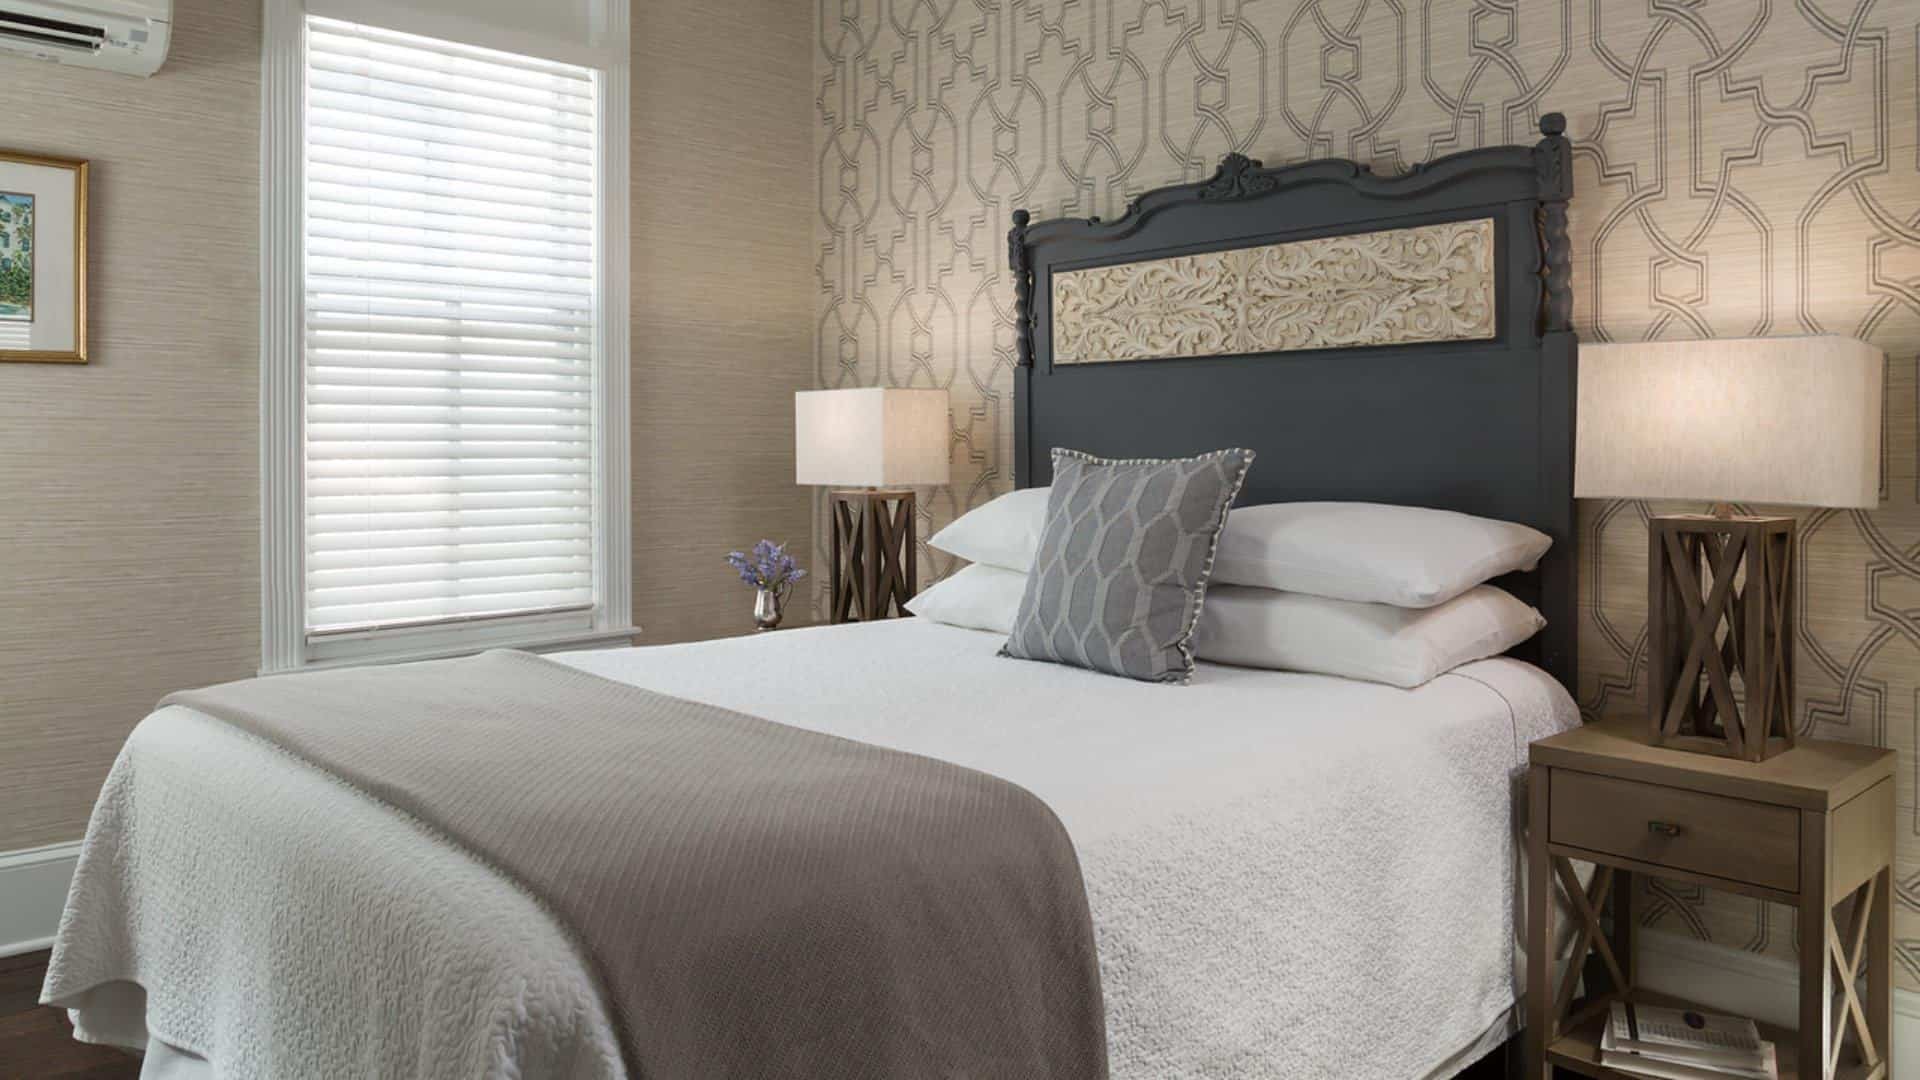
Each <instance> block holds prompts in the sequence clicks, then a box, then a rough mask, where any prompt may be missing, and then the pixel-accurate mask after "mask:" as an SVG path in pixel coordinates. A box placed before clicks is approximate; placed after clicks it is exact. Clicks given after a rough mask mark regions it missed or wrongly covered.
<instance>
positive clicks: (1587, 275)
mask: <svg viewBox="0 0 1920 1080" xmlns="http://www.w3.org/2000/svg"><path fill="white" fill-rule="evenodd" d="M1523 9H1524V10H1523ZM817 34H818V47H819V51H818V53H817V54H816V60H815V73H816V76H817V80H818V88H819V97H818V102H817V118H816V123H815V132H814V136H815V144H816V150H817V152H818V156H817V158H816V162H815V165H816V173H815V177H816V186H817V189H818V195H819V202H818V206H819V216H818V219H817V221H816V224H815V230H814V231H815V241H816V247H817V249H818V251H817V253H818V262H817V264H816V276H817V279H818V285H819V294H818V306H817V313H818V323H817V326H816V331H817V338H816V354H815V356H816V366H817V372H816V380H817V384H818V385H820V386H823V387H837V386H872V385H889V386H920V387H946V388H947V389H948V390H949V391H950V393H951V394H952V399H953V438H954V456H953V482H952V484H951V485H950V486H949V487H946V488H941V489H935V490H929V491H923V492H922V493H921V502H920V505H921V512H922V515H923V520H922V522H921V536H922V537H925V536H927V535H929V534H930V533H931V532H932V531H933V529H935V528H937V527H938V526H940V525H942V524H944V523H946V522H947V521H949V520H951V519H952V518H953V517H955V516H956V515H957V514H959V513H962V512H964V511H965V510H967V509H970V508H972V507H975V506H978V505H979V504H981V503H983V502H985V501H986V500H988V499H990V498H992V497H993V496H995V495H998V494H1000V493H1002V492H1004V491H1006V490H1008V488H1010V487H1011V485H1012V482H1013V476H1012V469H1011V464H1010V462H1011V460H1012V434H1011V430H1010V427H1009V424H1010V422H1011V409H1012V393H1013V374H1012V373H1013V366H1014V337H1013V331H1012V308H1013V294H1012V290H1011V286H1010V279H1009V276H1008V273H1007V269H1006V241H1005V237H1006V232H1007V227H1008V224H1009V219H1010V217H1011V215H1012V213H1013V211H1014V210H1015V209H1016V208H1020V207H1025V208H1028V209H1030V210H1032V211H1033V212H1034V217H1035V219H1036V220H1038V219H1044V218H1048V217H1055V216H1059V215H1062V214H1070V215H1074V216H1086V215H1093V214H1097V215H1102V216H1108V215H1112V214H1115V213H1117V212H1119V211H1120V209H1121V208H1122V207H1123V206H1124V205H1125V203H1126V201H1127V199H1129V198H1130V197H1132V196H1134V195H1137V194H1139V193H1140V192H1142V191H1145V190H1147V189H1149V188H1154V187H1158V186H1161V185H1164V184H1168V183H1175V182H1180V181H1192V180H1197V179H1200V178H1202V177H1205V176H1207V175H1209V174H1211V172H1212V171H1213V168H1214V166H1215V165H1216V164H1217V163H1218V162H1219V159H1220V158H1221V156H1222V155H1224V154H1226V153H1228V152H1229V151H1239V152H1242V153H1245V154H1248V155H1249V156H1252V157H1255V158H1260V159H1263V160H1264V161H1265V162H1266V163H1267V164H1268V165H1276V164H1281V163H1284V162H1291V161H1297V160H1302V159H1307V158H1315V157H1329V156H1338V157H1351V158H1354V159H1356V160H1359V161H1363V162H1371V163H1373V164H1374V166H1375V168H1376V170H1378V171H1390V170H1395V171H1397V170H1399V169H1402V168H1404V167H1406V166H1407V165H1409V164H1411V163H1414V162H1418V161H1422V160H1425V159H1428V158H1431V157H1434V156H1436V155H1440V154H1445V153H1449V152H1451V151H1454V150H1459V149H1465V148H1469V147H1475V146H1482V145H1493V144H1499V143H1511V142H1523V143H1530V142H1532V141H1533V140H1534V139H1535V138H1536V137H1537V136H1536V134H1535V123H1536V121H1537V118H1538V116H1539V114H1540V113H1543V112H1548V111H1553V110H1558V111H1561V112H1564V113H1566V114H1567V117H1568V121H1569V128H1568V134H1569V135H1570V136H1571V137H1572V138H1573V139H1574V142H1575V155H1574V162H1575V177H1574V184H1575V194H1574V199H1573V203H1572V206H1571V236H1572V240H1573V280H1574V288H1575V298H1576V299H1575V309H1574V316H1575V329H1576V330H1578V332H1579V333H1580V336H1581V338H1582V339H1583V340H1585V341H1637V340H1645V339H1653V338H1687V337H1709V336H1711V337H1745V336H1758V335H1769V334H1797V333H1810V332H1832V333H1841V334H1849V335H1853V336H1856V337H1860V338H1863V339H1865V340H1867V341H1871V342H1874V343H1876V344H1878V345H1880V346H1881V347H1882V348H1884V349H1885V350H1886V351H1887V353H1888V356H1889V359H1890V366H1889V372H1888V385H1887V388H1886V389H1887V393H1886V401H1887V406H1886V412H1887V416H1886V427H1885V431H1884V435H1883V439H1884V446H1885V451H1886V452H1885V467H1884V468H1885V480H1884V490H1883V496H1882V502H1881V509H1879V510H1878V511H1874V512H1867V513H1861V512H1852V511H1841V512H1829V511H1808V512H1803V513H1801V514H1800V520H1801V539H1802V545H1801V555H1800V563H1799V567H1798V572H1799V580H1800V582H1801V588H1802V594H1801V598H1800V605H1799V609H1798V610H1799V612H1800V619H1801V623H1800V627H1799V640H1800V649H1801V654H1800V669H1799V670H1800V699H1799V700H1798V701H1797V702H1796V703H1795V708H1796V714H1797V716H1798V718H1799V724H1800V728H1801V730H1802V731H1804V732H1809V733H1811V734H1813V735H1816V736H1819V737H1822V738H1833V739H1846V740H1851V741H1856V742H1865V743H1874V744H1878V745H1882V746H1891V747H1895V748H1897V749H1898V750H1899V751H1900V753H1901V761H1900V772H1899V785H1900V786H1899V807H1900V811H1899V813H1900V815H1901V816H1900V825H1901V828H1900V837H1899V844H1900V856H1901V860H1900V864H1899V869H1898V871H1897V875H1896V886H1897V894H1896V918H1895V928H1894V931H1895V937H1896V952H1897V958H1896V967H1897V968H1898V971H1897V972H1896V976H1897V980H1898V984H1899V985H1900V986H1902V987H1903V988H1905V989H1908V990H1920V808H1917V807H1920V803H1917V801H1916V797H1915V780H1916V770H1920V731H1917V730H1916V729H1917V727H1920V490H1916V484H1917V483H1920V480H1917V475H1920V471H1917V470H1916V460H1915V459H1916V454H1917V453H1920V447H1917V445H1916V432H1915V429H1916V402H1915V395H1916V385H1915V356H1916V353H1920V149H1917V148H1916V143H1917V142H1920V140H1917V139H1916V132H1917V129H1920V87H1917V86H1916V84H1915V78H1916V76H1915V68H1916V62H1915V61H1916V53H1917V52H1920V4H1915V3H1911V2H1895V0H1880V2H1878V3H1876V2H1874V0H1798V2H1796V3H1787V2H1785V0H1736V2H1728V0H1710V2H1709V0H1670V2H1662V3H1655V2H1654V0H1579V2H1574V0H1524V2H1523V0H1239V2H1235V0H965V2H960V0H818V23H817ZM1677 508H1678V507H1670V506H1664V505H1653V506H1649V505H1646V504H1642V503H1636V502H1608V503H1598V502H1595V503H1582V504H1581V506H1580V530H1581V542H1582V553H1581V562H1582V572H1581V626H1580V649H1581V667H1582V670H1581V673H1580V682H1579V695H1578V696H1579V699H1580V704H1581V707H1582V709H1583V710H1584V711H1585V712H1586V713H1587V714H1588V715H1589V716H1590V717H1597V716H1602V715H1612V714H1616V713H1632V714H1634V715H1639V710H1640V709H1641V708H1642V701H1643V695H1644V683H1645V678H1646V668H1645V663H1644V647H1645V642H1646V637H1645V608H1646V599H1645V589H1646V565H1645V564H1646V519H1647V515H1648V514H1650V513H1658V512H1663V511H1667V510H1671V509H1677ZM1690 509H1698V507H1690ZM825 549H826V548H825V544H824V541H821V542H820V543H819V545H818V546H817V550H822V551H824V550H825ZM921 565H922V566H924V567H927V568H928V569H927V570H926V571H924V572H923V577H925V578H927V579H931V578H933V577H936V576H939V575H941V574H944V573H946V572H948V571H949V570H950V569H951V566H950V562H949V560H947V559H946V557H945V556H942V555H940V554H938V553H937V552H923V553H922V562H921ZM1649 889H1650V895H1649V896H1648V897H1647V898H1646V900H1645V901H1644V902H1643V905H1642V911H1643V912H1644V913H1645V918H1646V919H1647V920H1648V921H1649V922H1650V923H1653V924H1656V925H1659V926H1660V927H1662V928H1663V929H1668V930H1673V931H1678V932H1682V933H1687V934H1691V935H1694V936H1697V937H1699V938H1702V939H1707V940H1711V941H1714V942H1718V943H1721V944H1723V945H1727V946H1731V947H1734V948H1739V949H1747V950H1752V951H1757V952H1770V953H1778V954H1783V955H1784V954H1790V953H1791V951H1792V950H1793V949H1794V948H1795V947H1796V943H1795V942H1794V940H1793V935H1794V922H1793V920H1792V919H1791V918H1790V917H1789V916H1788V915H1787V913H1785V912H1784V911H1782V910H1777V909H1773V908H1770V907H1769V906H1768V905H1765V904H1762V903H1758V902H1755V901H1747V900H1742V899H1739V898H1736V897H1730V896H1726V895H1724V894H1703V893H1701V892H1700V891H1699V890H1695V889H1692V888H1689V887H1685V886H1681V885H1676V884H1666V883H1657V882H1656V883H1651V884H1650V885H1649Z"/></svg>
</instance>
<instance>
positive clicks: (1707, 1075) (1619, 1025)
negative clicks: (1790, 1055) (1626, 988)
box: [1600, 1002, 1780, 1080]
mask: <svg viewBox="0 0 1920 1080" xmlns="http://www.w3.org/2000/svg"><path fill="white" fill-rule="evenodd" d="M1600 1064H1602V1065H1605V1066H1606V1067H1607V1068H1609V1069H1618V1070H1620V1071H1621V1072H1625V1073H1633V1074H1634V1075H1636V1076H1653V1077H1659V1078H1661V1080H1724V1078H1726V1077H1743V1078H1745V1080H1779V1077H1780V1066H1779V1062H1778V1061H1777V1060H1776V1059H1775V1056H1774V1050H1773V1044H1772V1043H1770V1042H1768V1041H1767V1040H1765V1039H1762V1038H1761V1037H1760V1029H1759V1028H1757V1027H1755V1026H1754V1023H1753V1021H1751V1020H1746V1019H1742V1018H1740V1017H1737V1016H1714V1015H1713V1014H1711V1013H1699V1012H1692V1011H1690V1010H1686V1009H1668V1008H1662V1007H1660V1006H1658V1005H1635V1004H1630V1003H1626V1002H1615V1003H1614V1005H1613V1010H1612V1013H1611V1015H1609V1016H1608V1018H1607V1028H1606V1030H1605V1031H1604V1032H1602V1033H1601V1035H1600Z"/></svg>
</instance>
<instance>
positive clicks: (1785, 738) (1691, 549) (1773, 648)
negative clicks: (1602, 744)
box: [1647, 514, 1794, 761]
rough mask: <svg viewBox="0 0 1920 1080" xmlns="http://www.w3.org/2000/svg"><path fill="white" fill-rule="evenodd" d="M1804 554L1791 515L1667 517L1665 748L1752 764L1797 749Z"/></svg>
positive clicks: (1662, 613)
mask: <svg viewBox="0 0 1920 1080" xmlns="http://www.w3.org/2000/svg"><path fill="white" fill-rule="evenodd" d="M1793 544H1794V520H1793V519H1792V518H1788V517H1733V516H1709V515H1700V514H1667V515H1661V516H1659V517H1655V518H1654V519H1653V520H1652V522H1651V523H1650V525H1649V528H1648V553H1647V636H1648V641H1647V656H1648V672H1649V676H1648V683H1647V713H1648V722H1649V729H1648V734H1649V735H1650V737H1651V738H1650V741H1651V742H1652V743H1653V745H1655V746H1671V747H1674V748H1676V749H1681V750H1695V751H1700V752H1702V753H1709V754H1719V755H1722V756H1724V757H1732V758H1740V759H1742V760H1745V761H1763V760H1765V759H1766V758H1769V757H1771V756H1773V755H1774V754H1776V753H1779V752H1780V751H1782V750H1786V749H1789V748H1791V747H1792V746H1793V745H1794V727H1793ZM1736 679H1737V680H1738V681H1739V684H1740V690H1741V693H1740V695H1739V696H1736V695H1735V691H1734V682H1735V680H1736ZM1742 699H1744V700H1742Z"/></svg>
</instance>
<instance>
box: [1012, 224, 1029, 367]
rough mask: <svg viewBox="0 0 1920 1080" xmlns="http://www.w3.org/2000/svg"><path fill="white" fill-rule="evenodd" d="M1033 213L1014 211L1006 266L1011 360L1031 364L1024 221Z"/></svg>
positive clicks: (1027, 270)
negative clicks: (1009, 279) (1010, 288)
mask: <svg viewBox="0 0 1920 1080" xmlns="http://www.w3.org/2000/svg"><path fill="white" fill-rule="evenodd" d="M1032 220H1033V215H1032V214H1029V213H1027V212H1026V211H1025V210H1015V211H1014V212H1013V228H1011V229H1009V230H1007V269H1009V270H1011V271H1012V272H1013V339H1014V343H1015V345H1014V349H1015V352H1014V363H1015V364H1016V365H1017V366H1019V367H1023V368H1024V367H1032V366H1033V255H1032V253H1031V252H1029V251H1028V250H1027V223H1028V222H1030V221H1032Z"/></svg>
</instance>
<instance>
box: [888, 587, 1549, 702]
mask: <svg viewBox="0 0 1920 1080" xmlns="http://www.w3.org/2000/svg"><path fill="white" fill-rule="evenodd" d="M1026 589H1027V575H1025V574H1023V573H1020V572H1019V571H1017V570H1007V569H1003V568H1001V567H998V566H986V565H974V566H969V567H967V568H965V569H963V570H961V571H960V572H959V573H957V574H954V575H953V576H952V577H950V578H947V579H946V580H945V581H940V582H935V583H934V584H932V585H930V586H928V587H927V588H926V589H925V590H923V591H922V592H921V593H920V595H919V596H916V597H914V598H913V599H912V600H911V601H910V602H909V603H908V604H907V610H908V611H911V612H913V613H914V614H915V615H918V616H920V617H921V618H923V619H931V620H933V621H934V622H941V623H947V624H949V625H952V626H962V627H967V628H968V629H972V630H991V631H993V632H994V633H998V634H1007V633H1011V632H1012V631H1013V620H1014V616H1015V615H1016V614H1017V613H1018V612H1019V610H1020V597H1021V595H1022V594H1023V593H1025V592H1026ZM1545 625H1547V621H1546V620H1545V619H1543V618H1541V617H1540V613H1539V612H1537V611H1535V610H1533V609H1532V608H1530V607H1528V606H1527V605H1526V604H1523V603H1521V602H1520V601H1519V600H1516V599H1514V598H1513V597H1512V596H1511V595H1509V594H1508V593H1506V592H1504V591H1502V590H1500V589H1496V588H1494V587H1493V586H1491V585H1482V586H1480V587H1479V588H1476V589H1472V590H1469V591H1468V592H1466V593H1465V594H1463V595H1461V596H1457V597H1454V598H1453V599H1452V600H1449V601H1448V602H1446V603H1444V604H1441V605H1439V606H1437V607H1432V608H1426V609H1416V608H1400V607H1394V606H1392V605H1389V604H1362V603H1355V602H1353V601H1351V600H1329V599H1327V598H1326V597H1323V596H1308V595H1306V594H1304V593H1284V592H1276V591H1274V590H1272V589H1255V588H1248V587H1247V586H1244V585H1215V586H1213V587H1212V588H1210V589H1209V590H1207V600H1206V605H1205V606H1204V607H1203V608H1201V610H1200V630H1199V633H1198V636H1197V637H1196V638H1195V641H1194V655H1195V656H1197V657H1198V658H1199V659H1201V660H1206V661H1210V662H1212V663H1217V664H1237V665H1239V666H1241V667H1258V668H1274V669H1277V670H1281V671H1312V672H1318V673H1320V674H1323V675H1341V676H1345V677H1346V678H1349V679H1364V680H1366V681H1368V682H1381V683H1388V684H1391V685H1393V686H1408V687H1412V686H1419V685H1420V684H1421V683H1424V682H1426V681H1428V680H1429V679H1432V678H1434V677H1435V676H1437V675H1440V674H1443V673H1445V672H1448V671H1451V670H1453V669H1454V668H1457V667H1459V666H1460V665H1461V664H1465V663H1469V662H1471V661H1474V660H1484V659H1486V658H1487V657H1489V656H1498V655H1499V654H1501V653H1503V652H1506V651H1507V650H1508V649H1511V648H1513V647H1514V646H1515V645H1518V644H1520V643H1521V642H1523V641H1525V640H1527V639H1528V638H1530V637H1532V636H1533V635H1534V634H1536V633H1539V632H1540V628H1541V627H1543V626H1545Z"/></svg>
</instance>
